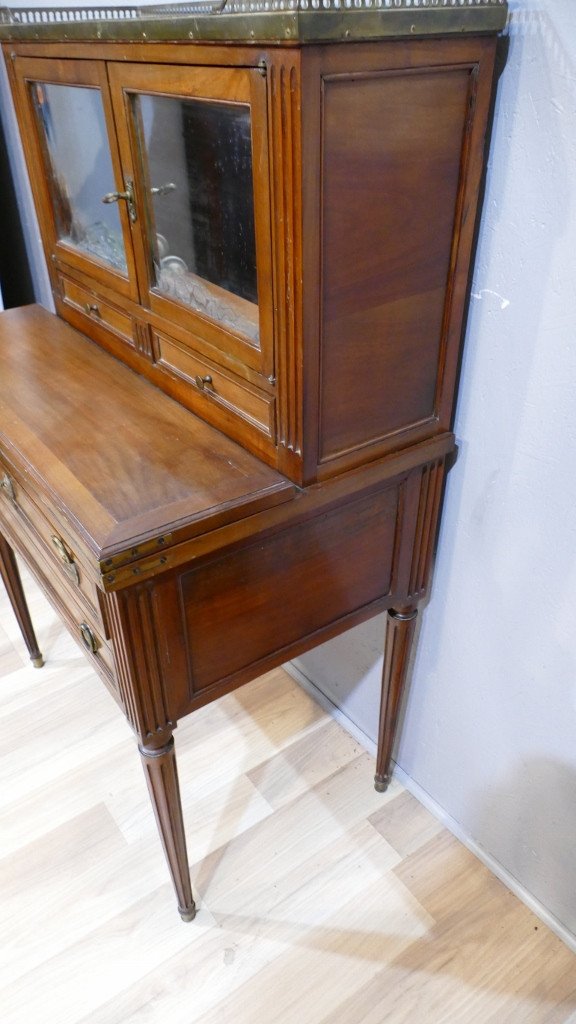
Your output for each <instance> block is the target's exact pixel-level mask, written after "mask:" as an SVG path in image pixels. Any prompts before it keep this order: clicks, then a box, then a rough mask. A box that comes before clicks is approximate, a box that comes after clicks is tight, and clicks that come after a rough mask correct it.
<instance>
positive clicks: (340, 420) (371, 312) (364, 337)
mask: <svg viewBox="0 0 576 1024" xmlns="http://www.w3.org/2000/svg"><path fill="white" fill-rule="evenodd" d="M473 82H474V74H473V66H472V65H468V66H462V65H460V66H454V67H446V68H426V67H423V68H419V69H411V70H405V71H402V70H400V71H394V72H383V73H374V72H372V73H367V74H365V75H362V74H360V75H358V74H355V75H334V76H329V77H326V78H325V79H324V81H323V100H322V140H323V143H322V144H323V154H322V159H323V179H324V188H323V196H322V221H323V227H322V324H321V369H320V428H319V430H320V436H319V450H320V461H321V462H327V461H329V460H330V459H333V458H336V457H338V456H342V455H344V454H346V453H350V452H353V451H355V450H357V449H359V448H362V447H363V446H365V445H369V444H372V443H375V442H379V441H382V440H384V439H386V438H387V437H390V435H393V434H395V433H398V432H402V433H404V432H405V431H407V430H409V429H410V428H413V427H417V426H418V425H419V424H420V425H421V424H423V423H425V422H426V421H432V422H433V421H434V419H435V416H436V409H435V403H436V395H437V393H438V388H437V384H438V376H439V373H440V367H441V362H442V350H443V344H442V342H443V329H444V320H445V315H444V313H445V306H446V296H447V290H448V287H449V277H450V266H451V255H452V237H453V231H454V227H455V221H456V213H457V205H458V196H459V185H460V180H461V164H462V154H463V150H464V138H465V133H466V125H467V122H468V111H469V105H470V97H471V90H472V89H473Z"/></svg>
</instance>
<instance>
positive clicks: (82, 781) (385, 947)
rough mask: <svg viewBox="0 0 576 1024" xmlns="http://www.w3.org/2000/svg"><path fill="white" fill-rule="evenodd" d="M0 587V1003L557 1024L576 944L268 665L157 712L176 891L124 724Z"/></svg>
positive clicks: (37, 1023)
mask: <svg viewBox="0 0 576 1024" xmlns="http://www.w3.org/2000/svg"><path fill="white" fill-rule="evenodd" d="M27 586H28V591H29V594H30V606H31V611H32V614H33V618H34V620H35V622H36V624H37V632H38V639H39V642H40V646H41V649H42V651H43V652H44V654H45V657H46V659H47V664H46V666H45V667H44V668H43V669H42V670H35V669H33V668H32V667H31V666H30V664H29V662H28V660H27V655H26V652H25V650H24V647H23V644H22V642H21V640H20V637H19V634H18V630H17V627H16V624H15V621H14V619H13V616H12V614H11V611H10V608H9V606H8V603H7V599H6V597H5V595H4V592H3V589H2V588H0V591H1V593H0V674H1V675H2V687H1V697H0V715H1V717H2V723H3V729H2V736H3V742H2V746H1V748H0V773H1V776H2V784H1V786H0V844H1V848H0V911H1V918H0V920H1V929H2V937H1V940H0V943H1V944H0V1021H1V1024H31V1022H33V1024H160V1022H162V1024H163V1022H165V1021H170V1024H196V1022H197V1024H232V1022H234V1024H381V1022H384V1021H385V1022H387V1024H408V1022H409V1024H561V1022H562V1024H568V1022H571V1024H575V1022H576V958H575V957H574V955H573V954H572V953H571V952H570V951H569V950H568V949H567V948H566V947H565V946H564V945H563V944H562V943H561V942H560V941H559V940H558V939H557V938H556V937H555V936H553V935H552V934H551V933H550V932H549V931H547V929H546V928H545V927H544V926H543V925H542V924H541V923H540V922H539V921H538V920H537V919H536V918H535V917H534V916H533V915H532V914H531V913H530V912H529V911H528V910H527V909H526V908H525V907H524V906H523V905H522V904H521V903H519V902H518V900H517V899H516V898H515V897H514V896H512V895H511V894H510V893H509V892H508V891H507V890H506V889H505V888H504V887H503V886H502V885H501V884H500V883H499V882H498V881H497V880H496V879H495V878H494V877H493V876H492V875H490V873H489V872H488V871H487V870H486V868H484V867H483V866H482V865H481V864H480V863H479V862H478V861H477V860H476V859H475V858H474V857H473V856H472V855H471V854H470V853H469V852H468V851H467V850H466V849H464V848H463V847H462V846H461V845H460V844H459V843H458V842H457V841H456V840H455V839H454V838H453V837H452V836H451V835H450V834H449V833H447V832H445V831H444V830H443V829H442V828H441V827H440V826H439V824H438V823H437V822H436V821H435V819H433V818H432V817H431V816H430V815H429V814H428V813H427V812H426V811H425V810H424V809H423V808H422V807H421V806H420V805H419V804H418V803H417V802H416V801H415V800H414V799H413V798H412V797H411V796H410V795H408V794H407V793H406V792H405V791H403V790H402V789H401V787H400V786H399V785H398V784H393V786H392V787H391V791H390V792H389V793H387V794H386V795H384V796H382V795H378V794H377V793H375V792H374V789H373V787H372V773H373V764H372V760H371V758H370V757H369V756H368V755H367V754H366V753H365V752H364V751H363V750H362V749H361V748H360V747H359V746H358V744H357V743H356V742H355V741H354V740H353V739H351V738H350V737H349V736H348V735H347V734H346V733H345V732H343V731H342V730H341V729H340V728H339V727H338V726H337V725H336V724H335V723H334V722H333V721H331V720H330V719H329V718H327V717H326V715H325V714H324V713H323V712H322V711H321V710H320V709H319V708H318V707H317V706H316V705H315V704H314V703H313V702H312V701H311V700H310V698H309V697H308V696H307V695H306V694H305V693H303V692H302V691H301V690H300V689H299V688H298V686H297V685H296V684H295V683H294V682H293V680H292V679H291V678H290V677H289V676H288V675H286V673H284V672H283V671H277V672H272V673H269V674H268V675H267V676H264V677H263V678H262V679H260V680H257V681H256V682H254V683H252V684H250V685H249V686H247V687H244V688H243V689H242V690H239V691H237V692H236V694H234V695H231V696H229V697H226V698H224V699H223V700H221V701H219V702H217V703H216V704H213V705H212V706H211V707H209V708H206V709H204V710H202V711H200V712H198V713H197V714H196V715H195V716H191V717H190V718H189V719H188V720H186V721H185V722H183V723H182V724H181V725H180V727H179V729H178V732H177V737H176V738H177V747H178V751H179V765H180V777H181V781H182V788H183V797H184V811H185V816H186V821H187V828H188V842H189V852H190V856H191V860H192V869H193V879H194V884H195V891H196V894H197V895H198V896H199V902H200V911H199V914H198V916H197V918H196V920H195V921H194V922H193V923H192V924H183V923H182V922H181V921H180V919H179V917H178V914H177V911H176V906H175V901H174V897H173V895H172V890H171V885H170V884H169V882H168V881H167V871H166V868H165V865H164V859H163V854H162V851H161V848H160V843H159V840H158V838H157V834H156V827H155V824H154V821H153V817H152V812H151V810H150V807H149V803H148V797H147V793H146V788H145V782H144V778H143V776H142V774H141V769H140V764H139V759H138V756H137V753H136V749H135V743H134V740H133V738H132V736H131V734H130V731H129V729H128V726H127V725H126V723H125V722H124V720H123V718H122V716H121V714H120V713H119V711H118V710H117V708H116V706H115V705H114V703H113V701H112V699H111V698H110V697H109V695H108V694H107V692H106V691H105V689H104V687H103V686H102V684H101V683H100V682H99V680H98V679H97V678H96V677H95V676H94V675H93V674H92V672H91V671H90V669H89V668H88V667H87V665H86V664H85V661H84V658H83V657H82V654H81V653H80V651H79V650H78V649H77V647H76V645H75V643H74V642H73V641H72V640H71V639H70V638H68V636H67V634H65V632H64V631H63V629H62V627H60V625H59V624H58V621H57V619H56V618H55V616H54V615H53V613H52V612H51V610H50V609H49V607H48V606H47V604H46V603H45V601H44V599H43V597H42V596H41V595H40V594H39V592H38V591H37V590H36V589H35V588H34V586H33V585H30V584H29V582H28V584H27Z"/></svg>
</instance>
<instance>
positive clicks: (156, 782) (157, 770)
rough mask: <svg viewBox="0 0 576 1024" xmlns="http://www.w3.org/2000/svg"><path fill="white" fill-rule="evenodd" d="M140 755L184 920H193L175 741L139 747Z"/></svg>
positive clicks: (193, 911) (193, 909)
mask: <svg viewBox="0 0 576 1024" xmlns="http://www.w3.org/2000/svg"><path fill="white" fill-rule="evenodd" d="M138 749H139V751H140V755H141V757H142V764H143V766H144V772H145V774H146V781H147V783H148V789H149V791H150V798H151V800H152V806H153V808H154V814H155V815H156V821H157V824H158V829H159V832H160V838H161V840H162V845H163V847H164V852H165V854H166V859H167V861H168V867H169V868H170V874H171V875H172V881H173V883H174V888H175V890H176V896H177V897H178V911H179V913H180V917H181V918H182V920H183V921H192V920H193V918H194V917H195V915H196V907H195V905H194V900H193V898H192V886H191V884H190V871H189V868H188V855H187V852H186V837H185V834H184V819H183V817H182V804H181V801H180V786H179V784H178V771H177V768H176V754H175V751H174V738H173V737H172V738H171V739H170V741H169V742H168V743H167V744H166V745H165V746H163V747H160V748H159V749H157V750H154V749H153V748H147V747H144V746H140V747H139V748H138Z"/></svg>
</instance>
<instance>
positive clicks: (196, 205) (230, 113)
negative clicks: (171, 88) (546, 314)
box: [133, 95, 258, 342]
mask: <svg viewBox="0 0 576 1024" xmlns="http://www.w3.org/2000/svg"><path fill="white" fill-rule="evenodd" d="M133 102H134V114H135V118H136V123H137V126H138V131H139V135H140V148H141V156H142V161H143V165H144V181H145V182H146V187H147V191H148V195H149V197H150V199H149V202H148V207H149V214H148V216H149V224H150V235H151V247H152V251H153V274H154V284H155V289H156V290H157V291H158V292H160V293H161V294H162V295H166V296H168V297H170V298H172V299H176V300H177V301H178V302H181V303H184V304H185V305H187V306H191V307H192V308H193V309H195V310H197V311H198V312H200V313H203V314H205V315H207V316H209V317H211V318H212V319H214V320H217V321H219V322H220V323H222V324H223V325H224V326H226V327H229V328H231V329H232V330H235V331H238V332H239V333H241V334H244V335H245V336H246V337H248V338H250V339H251V340H252V341H254V342H256V341H257V340H258V306H257V303H258V291H257V282H256V242H255V234H254V196H253V187H252V147H251V133H250V108H249V107H248V106H246V105H243V104H236V103H224V102H217V101H211V100H196V99H181V98H178V97H172V96H149V95H138V96H136V97H134V100H133Z"/></svg>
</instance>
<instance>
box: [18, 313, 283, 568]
mask: <svg viewBox="0 0 576 1024" xmlns="http://www.w3.org/2000/svg"><path fill="white" fill-rule="evenodd" d="M15 336H17V338H18V344H14V343H13V339H14V337H15ZM48 366H51V372H50V374H47V372H46V370H47V367H48ZM64 381H65V382H66V383H65V386H64V384H63V382H64ZM95 381H98V393H99V400H98V401H94V383H95ZM1 422H4V423H6V424H7V423H9V424H10V434H9V442H10V445H11V446H15V447H17V448H18V451H19V453H20V458H21V459H23V460H24V461H25V462H27V463H28V464H29V466H30V467H31V468H32V467H34V473H35V474H36V475H37V476H38V475H40V479H38V480H37V486H38V487H39V488H40V490H41V491H42V490H44V491H45V492H46V493H47V495H52V496H53V500H54V501H55V503H56V506H57V507H62V506H63V507H64V509H65V510H66V513H67V516H68V518H69V519H70V520H71V521H72V522H73V523H75V524H76V525H77V527H78V530H79V532H80V534H81V535H82V536H83V537H84V539H85V541H86V543H87V544H88V545H90V547H91V548H92V550H93V551H94V553H95V554H96V555H97V556H98V557H105V555H106V554H107V553H109V552H111V551H112V552H113V551H114V550H118V549H120V550H121V549H122V546H123V545H124V546H126V544H127V543H128V544H130V543H134V542H135V541H136V540H137V539H138V538H142V537H146V536H151V535H152V536H153V535H154V534H155V533H156V534H157V533H158V531H159V532H160V533H163V532H165V531H166V530H167V528H169V527H170V525H171V524H172V526H183V525H185V524H189V525H192V524H193V523H194V522H196V523H197V524H200V523H201V522H202V521H204V523H205V521H206V519H207V518H210V517H211V516H214V510H215V508H216V507H218V513H217V520H216V521H214V522H213V524H212V525H213V526H216V525H218V519H220V518H221V517H222V514H224V519H225V520H226V519H228V521H231V520H234V519H236V518H238V517H241V516H243V515H246V514H249V512H250V511H251V510H252V511H257V510H258V508H262V507H267V506H270V505H274V504H276V503H277V502H278V501H284V500H286V499H288V498H290V497H291V495H292V494H293V492H294V488H293V486H292V485H291V484H289V482H288V481H286V479H285V478H284V477H281V476H280V475H279V474H277V473H275V472H274V471H273V470H271V469H269V468H268V467H267V466H265V465H263V464H262V463H261V462H260V461H259V460H258V459H256V458H255V457H254V456H251V455H249V454H248V453H247V452H246V451H245V450H244V449H242V448H240V447H239V446H238V445H236V444H235V443H234V442H232V441H229V440H228V439H227V438H226V437H224V435H223V434H221V433H219V432H218V431H216V430H215V429H213V428H212V427H210V426H209V425H208V424H205V423H204V422H203V421H202V420H200V419H198V418H196V417H194V416H192V415H191V414H190V413H189V412H188V411H187V410H185V409H182V408H181V407H180V406H179V405H178V404H177V403H176V402H173V401H172V400H171V399H169V398H167V397H166V396H165V395H163V394H162V393H161V392H160V391H158V390H157V389H155V388H153V387H152V386H151V385H150V384H149V383H148V382H147V381H145V380H143V379H142V378H140V377H138V376H137V375H136V374H134V373H132V372H131V371H130V370H128V369H127V368H126V367H124V366H122V364H120V363H119V362H118V361H117V360H115V359H113V358H111V357H110V356H108V355H107V354H106V353H103V352H101V351H100V350H99V349H98V348H97V347H96V346H95V345H93V344H91V343H90V341H88V340H87V339H86V338H85V337H84V336H82V335H80V334H79V333H78V332H77V331H75V330H73V329H72V328H71V327H68V325H66V324H63V323H62V321H61V320H59V319H58V318H56V317H54V316H52V315H51V314H50V313H47V312H46V311H45V310H43V309H41V308H40V307H38V306H31V307H25V308H24V309H20V310H10V311H8V312H6V313H4V314H3V315H2V320H1V321H0V423H1ZM120 440H121V442H122V443H121V444H120V443H119V441H120ZM1 441H2V429H1V427H0V444H1ZM103 481H108V482H109V484H108V485H107V486H105V487H103ZM203 528H205V526H204V527H202V528H201V529H203Z"/></svg>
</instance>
